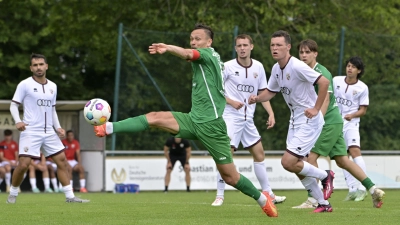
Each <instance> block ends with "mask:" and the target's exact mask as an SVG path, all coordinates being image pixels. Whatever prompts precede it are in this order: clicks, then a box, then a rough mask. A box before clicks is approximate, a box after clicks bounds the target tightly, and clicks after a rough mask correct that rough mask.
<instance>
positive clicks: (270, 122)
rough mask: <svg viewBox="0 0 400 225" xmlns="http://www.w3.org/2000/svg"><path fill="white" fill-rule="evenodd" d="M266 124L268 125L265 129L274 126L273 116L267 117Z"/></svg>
mask: <svg viewBox="0 0 400 225" xmlns="http://www.w3.org/2000/svg"><path fill="white" fill-rule="evenodd" d="M267 125H268V127H267V130H268V129H271V128H273V127H274V126H275V116H273V115H271V116H269V117H268V121H267Z"/></svg>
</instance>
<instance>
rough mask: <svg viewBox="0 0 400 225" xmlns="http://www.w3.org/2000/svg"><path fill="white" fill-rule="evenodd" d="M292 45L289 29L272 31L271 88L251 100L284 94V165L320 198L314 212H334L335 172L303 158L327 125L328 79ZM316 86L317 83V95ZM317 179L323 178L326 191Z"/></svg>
mask: <svg viewBox="0 0 400 225" xmlns="http://www.w3.org/2000/svg"><path fill="white" fill-rule="evenodd" d="M290 48H291V38H290V35H289V34H288V33H287V32H286V31H282V30H281V31H277V32H275V33H273V34H272V38H271V44H270V50H271V54H272V57H273V58H274V59H275V60H276V61H277V63H276V64H275V65H274V66H273V68H272V71H271V77H270V79H269V82H268V87H267V89H268V91H265V92H262V93H260V94H259V95H258V96H254V95H252V96H251V97H250V99H249V103H256V102H264V101H269V100H270V99H271V98H273V97H274V96H275V95H276V93H278V92H281V93H282V95H283V98H284V99H285V101H286V104H287V105H288V107H289V109H290V112H291V116H290V122H289V130H288V135H287V139H286V152H285V153H284V155H283V157H282V160H281V163H282V166H283V167H284V168H285V169H286V170H287V171H289V172H292V173H295V174H296V175H297V176H298V177H299V179H300V180H301V183H302V184H303V185H304V187H305V188H306V190H307V191H309V193H311V195H312V196H313V197H314V198H315V199H317V201H318V206H317V208H316V209H315V210H314V212H315V213H320V212H332V207H331V205H330V204H329V202H328V201H327V199H328V198H329V197H330V195H331V194H332V192H333V178H334V173H333V171H331V170H327V171H325V170H322V169H319V168H317V167H315V166H313V165H311V164H310V163H308V162H306V161H303V159H304V158H305V157H307V155H308V154H309V153H310V151H311V149H312V148H313V146H314V144H315V142H316V141H317V139H318V137H319V135H320V133H321V131H322V127H323V125H324V118H323V115H322V113H321V111H320V109H321V106H322V104H323V102H324V100H325V97H326V95H327V93H328V86H329V80H328V79H326V78H325V77H323V76H322V75H321V74H319V73H317V72H316V71H314V70H313V69H311V68H310V67H309V66H308V65H307V64H305V63H304V62H302V61H300V60H299V59H297V58H295V57H293V56H291V55H290V52H289V51H290ZM314 85H318V90H319V91H318V95H317V94H316V93H315V90H314ZM315 178H317V179H319V180H321V183H322V186H323V192H322V191H321V189H320V188H319V186H318V184H317V181H316V179H315Z"/></svg>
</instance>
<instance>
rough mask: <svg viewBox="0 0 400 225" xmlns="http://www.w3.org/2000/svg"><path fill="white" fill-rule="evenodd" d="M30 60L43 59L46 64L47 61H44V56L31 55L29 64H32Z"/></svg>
mask: <svg viewBox="0 0 400 225" xmlns="http://www.w3.org/2000/svg"><path fill="white" fill-rule="evenodd" d="M32 59H44V62H45V63H46V64H47V59H46V56H44V55H41V54H36V53H32V55H31V64H32Z"/></svg>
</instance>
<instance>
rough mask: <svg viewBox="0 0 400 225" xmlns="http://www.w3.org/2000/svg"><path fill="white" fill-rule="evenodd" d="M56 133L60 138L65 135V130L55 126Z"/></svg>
mask: <svg viewBox="0 0 400 225" xmlns="http://www.w3.org/2000/svg"><path fill="white" fill-rule="evenodd" d="M57 134H58V136H59V137H60V138H64V137H65V130H64V129H62V128H57Z"/></svg>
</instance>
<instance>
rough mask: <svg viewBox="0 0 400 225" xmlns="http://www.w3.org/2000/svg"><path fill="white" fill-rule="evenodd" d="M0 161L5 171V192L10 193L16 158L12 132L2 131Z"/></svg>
mask: <svg viewBox="0 0 400 225" xmlns="http://www.w3.org/2000/svg"><path fill="white" fill-rule="evenodd" d="M0 146H3V147H2V149H0V161H1V162H2V163H3V166H4V169H5V182H6V191H7V193H8V192H10V185H11V170H12V169H13V168H15V167H16V166H17V158H18V143H17V142H15V141H14V140H13V138H12V131H11V130H9V129H6V130H4V140H3V141H2V142H0Z"/></svg>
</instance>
